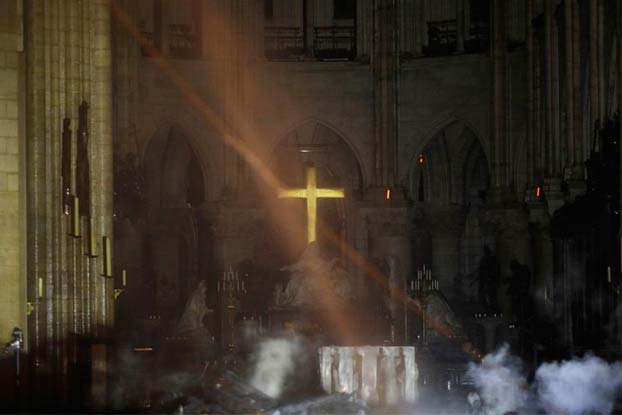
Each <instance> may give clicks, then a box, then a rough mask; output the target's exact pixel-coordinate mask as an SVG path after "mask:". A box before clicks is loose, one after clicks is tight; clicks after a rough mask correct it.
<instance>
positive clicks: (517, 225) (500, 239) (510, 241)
mask: <svg viewBox="0 0 622 415" xmlns="http://www.w3.org/2000/svg"><path fill="white" fill-rule="evenodd" d="M480 223H481V224H482V225H483V226H484V227H485V228H488V231H489V232H491V233H492V234H493V235H494V237H495V243H496V247H497V250H496V255H497V259H498V261H499V267H500V271H501V275H500V276H499V278H500V279H499V293H498V295H499V300H500V301H499V305H500V306H501V309H502V311H503V314H504V315H509V311H510V304H509V301H508V299H507V295H506V292H505V289H504V285H503V281H504V280H505V279H506V278H508V277H509V276H510V275H511V271H510V263H511V262H512V260H517V261H518V262H520V263H521V264H523V265H526V266H528V267H529V268H530V269H533V266H532V262H533V261H532V257H531V246H530V235H529V230H528V226H527V224H528V217H527V215H526V213H525V211H524V210H523V209H522V207H520V206H518V205H515V206H508V207H505V208H496V207H492V208H488V209H486V210H484V211H483V212H482V217H481V222H480Z"/></svg>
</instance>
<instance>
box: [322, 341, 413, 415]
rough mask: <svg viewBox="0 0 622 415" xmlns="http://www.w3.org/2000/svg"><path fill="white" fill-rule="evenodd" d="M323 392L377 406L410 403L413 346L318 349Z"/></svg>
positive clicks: (327, 347)
mask: <svg viewBox="0 0 622 415" xmlns="http://www.w3.org/2000/svg"><path fill="white" fill-rule="evenodd" d="M318 354H319V366H320V379H321V382H322V389H324V391H325V392H326V393H351V394H353V395H354V396H355V397H357V398H359V399H361V400H363V401H365V402H367V403H370V404H377V405H383V406H384V405H396V404H399V403H413V402H414V401H415V400H416V399H417V378H418V370H417V364H416V362H415V348H414V347H412V346H403V347H402V346H360V347H338V346H326V347H320V348H319V350H318Z"/></svg>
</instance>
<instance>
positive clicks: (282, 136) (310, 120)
mask: <svg viewBox="0 0 622 415" xmlns="http://www.w3.org/2000/svg"><path fill="white" fill-rule="evenodd" d="M309 125H316V126H322V127H324V128H326V129H328V130H329V131H331V132H332V133H333V134H335V135H336V136H337V137H339V138H340V139H341V141H343V143H344V144H346V145H347V147H348V149H349V150H350V152H351V153H352V155H353V156H354V158H355V159H356V163H357V166H358V170H359V175H360V179H361V184H360V186H361V189H363V188H365V184H366V178H367V173H366V171H365V163H363V159H362V158H361V155H360V154H359V152H358V151H357V148H356V146H355V145H354V143H353V142H352V140H350V139H349V138H348V135H347V134H345V133H344V132H343V131H341V130H340V129H339V128H338V127H336V126H335V125H334V124H332V123H330V122H328V121H326V120H324V119H319V118H316V117H306V118H302V119H300V120H297V121H296V122H293V123H291V124H290V125H289V126H288V127H287V128H284V129H283V130H281V133H279V134H277V137H278V138H277V139H276V140H275V141H274V143H273V145H272V149H271V150H270V152H269V156H270V158H271V159H272V158H273V157H274V155H275V153H276V151H277V149H278V147H279V146H280V145H281V144H282V143H283V141H284V140H287V139H288V137H289V136H290V135H291V134H293V133H295V132H296V131H297V130H299V129H300V128H304V127H305V126H309Z"/></svg>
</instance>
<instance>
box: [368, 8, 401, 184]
mask: <svg viewBox="0 0 622 415" xmlns="http://www.w3.org/2000/svg"><path fill="white" fill-rule="evenodd" d="M396 2H397V0H373V4H374V24H373V48H372V71H373V82H374V155H375V165H374V175H373V181H374V185H375V186H378V187H384V186H392V185H394V184H395V180H396V172H397V135H398V134H397V133H398V131H397V129H398V124H397V112H398V92H397V85H398V76H399V56H398V46H399V41H398V18H397V16H398V10H397V3H396Z"/></svg>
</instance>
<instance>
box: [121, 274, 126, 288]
mask: <svg viewBox="0 0 622 415" xmlns="http://www.w3.org/2000/svg"><path fill="white" fill-rule="evenodd" d="M121 275H122V278H121V279H122V281H121V283H122V284H123V286H124V287H125V286H126V285H127V271H125V270H123V271H122V272H121Z"/></svg>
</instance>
